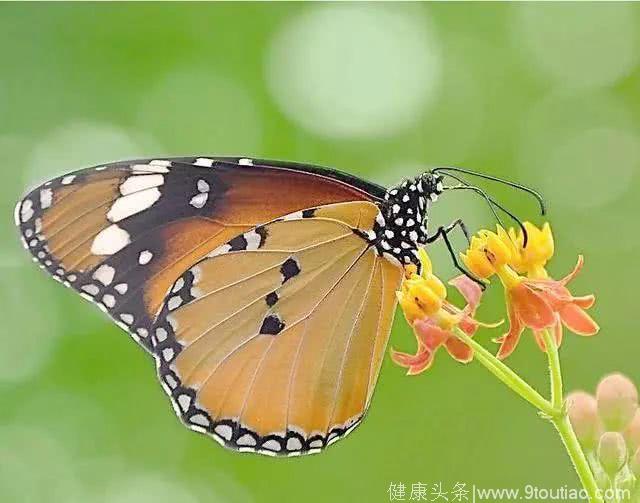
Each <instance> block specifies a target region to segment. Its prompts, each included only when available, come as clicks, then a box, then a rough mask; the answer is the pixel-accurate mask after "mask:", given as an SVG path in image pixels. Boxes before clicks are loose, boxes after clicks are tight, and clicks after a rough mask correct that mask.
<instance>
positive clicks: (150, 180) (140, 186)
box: [120, 175, 164, 196]
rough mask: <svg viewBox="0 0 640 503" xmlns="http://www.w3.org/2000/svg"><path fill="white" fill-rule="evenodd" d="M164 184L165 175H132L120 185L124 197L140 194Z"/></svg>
mask: <svg viewBox="0 0 640 503" xmlns="http://www.w3.org/2000/svg"><path fill="white" fill-rule="evenodd" d="M162 184H164V176H163V175H132V176H130V177H128V178H127V179H126V180H125V181H124V182H122V184H120V194H122V195H123V196H126V195H129V194H132V193H134V192H139V191H141V190H145V189H151V188H153V187H159V186H161V185H162Z"/></svg>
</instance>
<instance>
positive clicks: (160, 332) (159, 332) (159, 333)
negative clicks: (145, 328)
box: [156, 327, 167, 342]
mask: <svg viewBox="0 0 640 503" xmlns="http://www.w3.org/2000/svg"><path fill="white" fill-rule="evenodd" d="M156 339H157V340H158V342H163V341H165V340H167V331H166V330H165V329H164V328H162V327H159V328H156Z"/></svg>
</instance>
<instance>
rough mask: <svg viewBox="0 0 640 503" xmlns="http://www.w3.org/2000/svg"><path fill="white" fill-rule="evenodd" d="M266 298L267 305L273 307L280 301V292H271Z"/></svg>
mask: <svg viewBox="0 0 640 503" xmlns="http://www.w3.org/2000/svg"><path fill="white" fill-rule="evenodd" d="M264 300H265V302H266V303H267V306H269V307H272V306H274V305H275V303H276V302H278V294H277V293H276V292H271V293H270V294H269V295H267V296H266V297H265V299H264Z"/></svg>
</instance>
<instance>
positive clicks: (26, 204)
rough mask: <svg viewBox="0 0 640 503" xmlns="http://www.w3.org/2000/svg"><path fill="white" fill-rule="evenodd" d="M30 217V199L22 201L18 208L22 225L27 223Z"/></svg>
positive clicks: (31, 213)
mask: <svg viewBox="0 0 640 503" xmlns="http://www.w3.org/2000/svg"><path fill="white" fill-rule="evenodd" d="M32 216H33V201H32V200H31V199H25V200H24V201H22V206H21V208H20V218H21V219H22V223H24V222H28V221H29V219H30V218H31V217H32Z"/></svg>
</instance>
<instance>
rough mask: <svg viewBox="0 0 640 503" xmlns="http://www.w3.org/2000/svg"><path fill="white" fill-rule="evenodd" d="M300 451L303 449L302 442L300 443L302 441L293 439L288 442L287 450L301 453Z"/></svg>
mask: <svg viewBox="0 0 640 503" xmlns="http://www.w3.org/2000/svg"><path fill="white" fill-rule="evenodd" d="M300 449H302V442H300V439H298V438H295V437H292V438H290V439H289V440H287V450H289V451H299V450H300Z"/></svg>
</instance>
